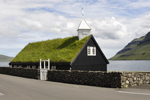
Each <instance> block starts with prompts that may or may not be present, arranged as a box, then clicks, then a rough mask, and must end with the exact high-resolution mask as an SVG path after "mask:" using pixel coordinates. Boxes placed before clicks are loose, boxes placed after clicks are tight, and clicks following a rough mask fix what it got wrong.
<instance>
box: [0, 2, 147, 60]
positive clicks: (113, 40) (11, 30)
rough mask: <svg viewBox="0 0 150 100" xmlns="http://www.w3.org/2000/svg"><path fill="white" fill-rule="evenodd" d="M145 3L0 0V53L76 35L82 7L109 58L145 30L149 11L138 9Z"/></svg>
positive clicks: (11, 52) (144, 32)
mask: <svg viewBox="0 0 150 100" xmlns="http://www.w3.org/2000/svg"><path fill="white" fill-rule="evenodd" d="M146 2H147V1H143V0H142V1H140V0H139V1H137V2H135V1H130V0H125V1H124V0H120V1H118V0H111V1H107V0H93V1H91V0H81V1H79V0H61V1H60V0H1V1H0V9H1V10H0V42H1V44H0V46H1V47H0V49H1V51H0V54H1V53H4V52H2V50H4V51H7V52H5V53H7V54H6V55H9V54H10V55H11V56H12V55H13V56H15V55H16V54H17V53H18V52H19V50H21V48H23V47H24V46H25V45H27V44H28V43H29V42H36V41H42V40H47V39H53V38H60V37H62V38H63V37H68V36H74V35H77V28H78V25H79V23H80V21H81V19H82V12H81V7H83V9H84V12H85V14H84V15H85V20H86V21H87V22H88V24H89V25H90V26H91V28H92V34H93V35H94V36H95V38H96V39H97V41H98V44H99V45H100V46H101V47H102V49H103V50H104V52H105V53H106V56H108V57H110V56H112V55H114V54H115V53H116V52H117V51H118V50H119V49H121V48H123V47H124V46H125V45H126V44H127V43H128V42H129V41H131V40H132V39H134V38H137V37H139V36H143V35H145V34H146V33H147V32H148V31H149V27H150V22H149V20H150V15H149V14H150V12H149V11H148V10H144V9H142V10H140V8H143V7H148V8H149V3H147V4H146ZM135 11H136V13H135ZM139 12H140V13H139ZM141 12H144V13H141ZM133 13H134V14H133ZM112 16H114V17H112ZM115 50H116V51H115Z"/></svg>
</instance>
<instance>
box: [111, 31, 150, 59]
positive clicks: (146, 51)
mask: <svg viewBox="0 0 150 100" xmlns="http://www.w3.org/2000/svg"><path fill="white" fill-rule="evenodd" d="M110 60H150V32H148V33H147V34H146V35H145V36H142V37H140V38H137V39H134V40H132V41H131V42H130V43H128V44H127V45H126V46H125V47H124V48H123V49H122V50H120V51H119V52H117V54H116V55H115V56H114V57H112V58H110Z"/></svg>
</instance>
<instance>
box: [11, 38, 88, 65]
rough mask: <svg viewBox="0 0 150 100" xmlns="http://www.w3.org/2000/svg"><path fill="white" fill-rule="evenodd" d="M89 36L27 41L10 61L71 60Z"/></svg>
mask: <svg viewBox="0 0 150 100" xmlns="http://www.w3.org/2000/svg"><path fill="white" fill-rule="evenodd" d="M89 37H90V36H88V37H85V38H84V39H82V40H80V41H79V40H78V37H77V36H74V37H67V38H63V39H61V38H58V39H53V40H47V41H41V42H35V43H29V44H28V45H27V46H26V47H25V48H24V49H22V51H21V52H20V53H19V54H18V55H17V56H16V57H15V58H14V59H13V60H12V61H11V62H39V60H40V59H48V58H49V59H50V60H51V62H71V61H72V60H73V59H74V58H75V57H76V55H77V54H78V53H79V51H80V50H81V48H82V47H83V46H84V44H85V43H86V41H87V40H88V38H89Z"/></svg>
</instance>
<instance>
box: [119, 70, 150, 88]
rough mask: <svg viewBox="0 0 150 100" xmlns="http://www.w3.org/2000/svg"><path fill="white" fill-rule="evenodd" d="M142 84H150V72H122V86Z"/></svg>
mask: <svg viewBox="0 0 150 100" xmlns="http://www.w3.org/2000/svg"><path fill="white" fill-rule="evenodd" d="M141 84H149V85H150V72H149V73H146V72H143V73H142V72H122V74H121V87H124V88H127V87H132V86H139V85H141Z"/></svg>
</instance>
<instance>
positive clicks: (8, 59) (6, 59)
mask: <svg viewBox="0 0 150 100" xmlns="http://www.w3.org/2000/svg"><path fill="white" fill-rule="evenodd" d="M12 59H13V57H8V56H5V55H0V61H11V60H12Z"/></svg>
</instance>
